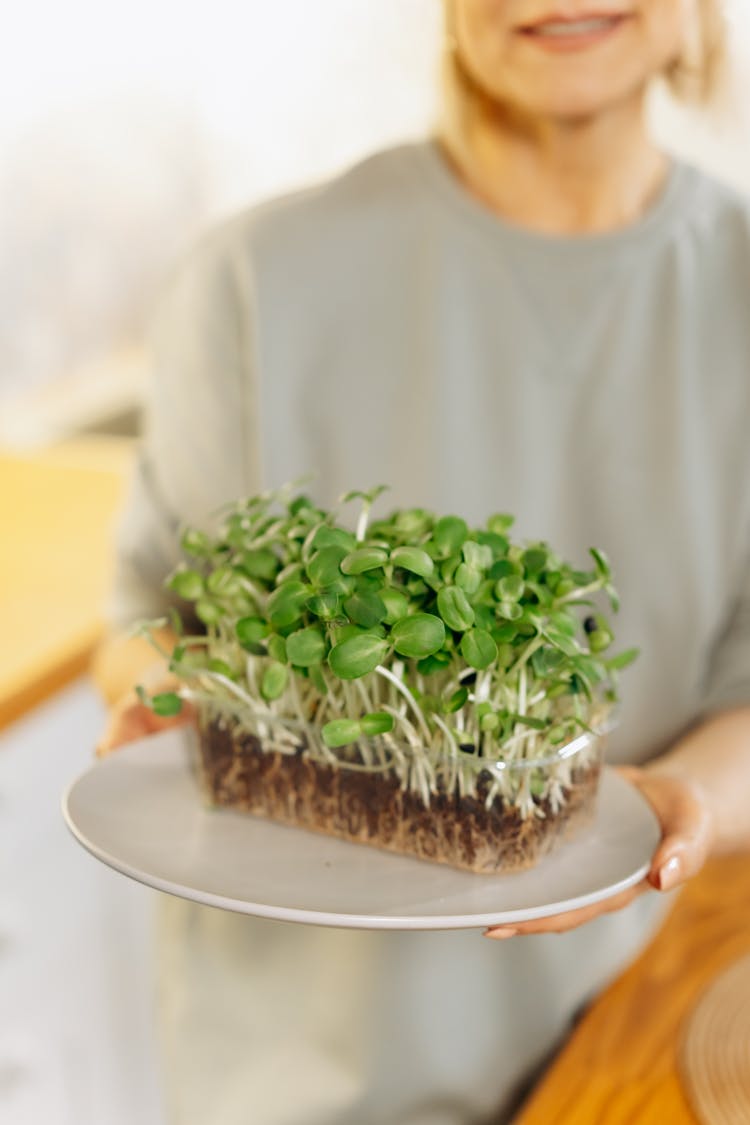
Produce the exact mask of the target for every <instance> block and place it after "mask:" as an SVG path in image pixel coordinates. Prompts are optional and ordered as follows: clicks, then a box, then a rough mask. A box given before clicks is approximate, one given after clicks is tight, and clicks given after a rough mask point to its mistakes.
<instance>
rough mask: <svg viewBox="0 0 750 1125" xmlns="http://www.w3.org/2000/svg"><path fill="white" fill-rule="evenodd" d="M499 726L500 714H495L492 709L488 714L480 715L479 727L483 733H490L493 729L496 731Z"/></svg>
mask: <svg viewBox="0 0 750 1125" xmlns="http://www.w3.org/2000/svg"><path fill="white" fill-rule="evenodd" d="M499 726H500V716H499V715H497V714H495V712H494V711H490V712H488V714H486V715H482V717H481V719H480V720H479V729H480V730H481V731H483V732H484V733H485V734H492V733H493V731H496V730H497V728H498V727H499Z"/></svg>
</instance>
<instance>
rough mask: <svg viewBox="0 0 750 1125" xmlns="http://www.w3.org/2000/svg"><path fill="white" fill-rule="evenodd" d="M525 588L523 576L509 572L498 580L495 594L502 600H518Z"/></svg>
mask: <svg viewBox="0 0 750 1125" xmlns="http://www.w3.org/2000/svg"><path fill="white" fill-rule="evenodd" d="M523 590H524V581H523V578H521V576H520V575H519V574H509V575H507V577H506V578H500V579H499V580H498V582H497V584H496V586H495V595H496V597H497V600H498V601H500V602H517V601H518V600H519V599H520V598H521V597H522V595H523Z"/></svg>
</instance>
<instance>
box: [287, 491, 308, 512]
mask: <svg viewBox="0 0 750 1125" xmlns="http://www.w3.org/2000/svg"><path fill="white" fill-rule="evenodd" d="M312 507H313V502H312V500H311V499H310V497H309V496H305V494H304V493H300V495H299V496H295V498H294V500H291V501H290V502H289V515H290V516H298V515H299V513H300V512H301V511H302V510H303V509H304V508H312Z"/></svg>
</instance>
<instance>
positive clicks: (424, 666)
mask: <svg viewBox="0 0 750 1125" xmlns="http://www.w3.org/2000/svg"><path fill="white" fill-rule="evenodd" d="M450 662H451V656H450V653H448V652H444V651H443V650H442V649H439V650H438V652H433V654H432V656H425V658H424V659H423V660H420V661H419V663H418V664H417V671H418V672H419V674H420V675H421V676H433V675H435V673H436V672H443V671H444V670H445V669H446V668H447V667H448V665H449V664H450Z"/></svg>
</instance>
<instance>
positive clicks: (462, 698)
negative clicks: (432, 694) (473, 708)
mask: <svg viewBox="0 0 750 1125" xmlns="http://www.w3.org/2000/svg"><path fill="white" fill-rule="evenodd" d="M468 698H469V689H468V688H467V687H460V688H459V689H458V691H454V692H453V695H452V696H451V697H450V699H449V700H448V701H447V703H446V704H445V712H446V714H448V715H452V714H453V713H454V712H455V711H460V710H461V708H462V707H463V706H464V704H465V703H466V701H467V699H468Z"/></svg>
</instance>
